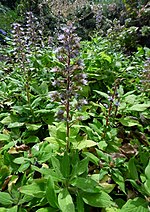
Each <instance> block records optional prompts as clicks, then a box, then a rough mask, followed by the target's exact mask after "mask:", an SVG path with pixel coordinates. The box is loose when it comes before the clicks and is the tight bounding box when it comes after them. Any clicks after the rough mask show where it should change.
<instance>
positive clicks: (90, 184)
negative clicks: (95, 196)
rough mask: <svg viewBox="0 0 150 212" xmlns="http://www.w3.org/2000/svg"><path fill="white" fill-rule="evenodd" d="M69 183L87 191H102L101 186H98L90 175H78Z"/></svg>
mask: <svg viewBox="0 0 150 212" xmlns="http://www.w3.org/2000/svg"><path fill="white" fill-rule="evenodd" d="M71 184H72V185H73V186H75V187H77V188H80V189H81V190H82V191H85V192H88V193H100V192H101V191H102V187H100V186H99V184H98V183H97V182H96V181H95V180H93V179H91V178H90V177H88V178H82V177H78V178H76V179H75V180H74V181H73V182H72V183H71Z"/></svg>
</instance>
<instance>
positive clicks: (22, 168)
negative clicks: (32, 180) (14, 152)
mask: <svg viewBox="0 0 150 212" xmlns="http://www.w3.org/2000/svg"><path fill="white" fill-rule="evenodd" d="M29 166H30V162H28V161H26V162H25V163H23V164H21V166H20V167H19V169H18V171H19V172H23V173H24V172H25V171H26V170H27V169H28V168H29Z"/></svg>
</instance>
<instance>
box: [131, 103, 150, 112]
mask: <svg viewBox="0 0 150 212" xmlns="http://www.w3.org/2000/svg"><path fill="white" fill-rule="evenodd" d="M149 107H150V103H149V104H136V105H133V106H132V107H130V108H128V110H131V111H139V112H142V111H144V110H146V109H147V108H149Z"/></svg>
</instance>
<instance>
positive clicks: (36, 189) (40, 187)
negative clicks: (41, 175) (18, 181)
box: [19, 179, 46, 198]
mask: <svg viewBox="0 0 150 212" xmlns="http://www.w3.org/2000/svg"><path fill="white" fill-rule="evenodd" d="M45 187H46V184H45V182H44V181H43V180H41V179H40V180H36V181H34V182H33V183H32V184H30V185H25V186H22V187H21V188H20V189H19V190H20V192H21V193H23V194H26V195H29V196H32V197H36V198H42V197H43V196H45V190H46V189H45Z"/></svg>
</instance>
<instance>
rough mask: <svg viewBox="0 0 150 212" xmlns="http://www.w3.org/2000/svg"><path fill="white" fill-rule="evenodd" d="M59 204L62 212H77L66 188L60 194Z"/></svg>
mask: <svg viewBox="0 0 150 212" xmlns="http://www.w3.org/2000/svg"><path fill="white" fill-rule="evenodd" d="M58 204H59V208H60V210H61V211H62V212H75V207H74V203H73V200H72V197H71V195H70V194H69V192H68V190H67V189H66V188H64V189H63V190H62V191H61V192H60V193H59V194H58Z"/></svg>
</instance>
